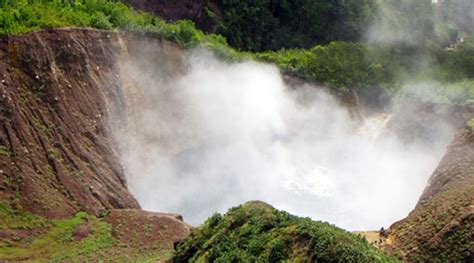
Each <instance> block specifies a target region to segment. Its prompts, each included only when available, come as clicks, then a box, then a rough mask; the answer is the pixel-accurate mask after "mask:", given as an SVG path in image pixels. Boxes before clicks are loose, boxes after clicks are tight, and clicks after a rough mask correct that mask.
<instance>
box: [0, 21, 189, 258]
mask: <svg viewBox="0 0 474 263" xmlns="http://www.w3.org/2000/svg"><path fill="white" fill-rule="evenodd" d="M143 38H144V36H139V35H137V36H131V35H129V36H128V37H127V36H124V35H121V34H119V33H117V32H111V31H100V30H93V29H78V28H69V29H56V30H44V31H39V32H35V33H30V34H26V35H22V36H8V37H3V38H2V39H1V40H0V57H2V60H1V61H0V72H1V73H0V74H1V76H2V83H1V93H2V97H1V100H0V118H1V119H2V122H1V123H0V126H1V130H0V164H1V169H0V172H1V178H0V182H1V185H0V186H1V187H0V197H1V205H2V208H1V211H0V212H1V214H0V222H1V227H0V244H1V245H0V260H40V259H41V260H49V259H53V258H62V259H67V258H82V257H85V258H89V259H91V258H94V259H96V258H104V259H107V258H114V257H115V258H117V257H118V258H123V257H127V256H128V257H130V258H129V259H130V260H131V259H136V258H137V257H143V258H146V257H151V258H156V257H158V258H162V257H163V256H164V255H166V253H168V254H169V251H170V250H172V248H173V243H174V242H175V241H177V240H181V239H183V238H184V237H185V236H186V235H187V233H188V231H189V226H188V225H187V224H185V223H183V222H182V219H181V218H180V217H179V216H174V215H165V214H156V213H149V212H144V211H141V210H139V209H140V206H139V205H138V203H137V201H136V200H135V198H134V197H133V196H132V195H131V194H130V192H129V191H128V189H127V182H126V181H125V176H124V171H123V168H122V165H121V161H120V159H119V149H118V148H117V144H116V143H114V140H115V137H114V134H115V133H114V132H113V131H111V130H110V128H109V127H110V121H112V120H114V121H115V122H118V123H120V122H124V121H125V116H124V115H123V112H122V111H121V110H120V109H123V107H124V106H125V105H126V103H127V102H126V100H125V99H126V98H125V94H126V92H127V91H126V90H127V87H128V86H127V85H131V82H130V80H128V81H125V80H124V79H122V77H123V75H122V74H121V68H120V63H119V62H120V61H121V59H125V58H126V59H131V58H132V57H134V56H142V54H141V53H140V51H141V50H143V48H141V47H142V46H143V45H145V44H146V45H149V44H150V41H155V43H154V45H151V47H155V49H154V50H155V52H156V54H157V55H159V56H160V57H162V58H167V57H171V56H173V54H179V49H177V48H176V47H175V46H174V45H172V44H169V43H165V42H163V41H160V40H156V39H155V40H153V39H146V40H144V39H143ZM157 47H158V48H157ZM159 47H162V49H159ZM129 49H130V52H129ZM163 52H166V54H167V55H163ZM175 56H176V55H175ZM168 61H172V60H171V59H168ZM114 209H121V210H114ZM80 211H82V212H80ZM85 212H87V214H86V213H85ZM137 223H139V225H137ZM133 233H136V234H135V235H134V234H133ZM151 233H154V234H153V235H152V236H150V235H151ZM157 233H159V235H158V236H157V235H156V234H157ZM61 236H64V241H61V242H59V241H57V240H58V238H60V237H61ZM148 236H150V237H148ZM137 238H139V239H140V240H137ZM111 249H113V250H116V251H117V252H115V253H114V254H111V253H110V251H111ZM99 250H100V251H101V252H100V253H98V251H99ZM166 251H168V252H166ZM139 252H140V253H139ZM145 252H146V253H145Z"/></svg>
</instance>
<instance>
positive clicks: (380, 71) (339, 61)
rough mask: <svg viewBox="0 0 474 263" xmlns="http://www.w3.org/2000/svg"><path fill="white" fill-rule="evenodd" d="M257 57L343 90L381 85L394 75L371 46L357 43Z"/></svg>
mask: <svg viewBox="0 0 474 263" xmlns="http://www.w3.org/2000/svg"><path fill="white" fill-rule="evenodd" d="M256 57H257V58H258V59H260V60H264V61H268V62H272V63H275V64H276V65H278V66H279V67H280V68H282V69H283V71H285V72H286V73H288V74H291V75H295V76H298V77H303V78H305V79H309V80H313V81H319V82H323V83H326V84H329V85H331V86H333V87H337V88H339V89H341V90H348V89H350V88H355V89H357V88H364V87H371V86H377V85H379V84H381V83H384V82H385V83H387V82H390V81H391V78H392V77H393V76H391V72H389V70H388V68H387V67H388V65H385V62H384V61H383V60H379V59H378V58H376V57H369V56H368V51H367V46H366V45H363V44H357V43H350V42H332V43H330V44H329V45H326V46H316V47H314V48H312V49H310V50H302V49H298V50H284V51H280V52H265V53H259V54H257V55H256Z"/></svg>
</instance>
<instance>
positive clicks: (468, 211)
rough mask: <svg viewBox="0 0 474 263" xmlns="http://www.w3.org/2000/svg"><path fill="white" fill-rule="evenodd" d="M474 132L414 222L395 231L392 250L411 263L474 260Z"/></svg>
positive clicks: (434, 180) (447, 160) (454, 147)
mask: <svg viewBox="0 0 474 263" xmlns="http://www.w3.org/2000/svg"><path fill="white" fill-rule="evenodd" d="M473 240H474V128H473V127H471V126H469V125H467V126H466V127H465V128H463V129H461V131H460V132H459V133H458V134H457V135H456V137H455V139H454V140H453V142H452V143H451V145H450V146H449V147H448V151H447V153H446V155H445V156H444V158H443V159H442V161H441V163H440V164H439V166H438V168H437V169H436V171H435V172H434V173H433V175H432V176H431V178H430V180H429V183H428V185H427V187H426V189H425V191H424V193H423V195H422V196H421V198H420V200H419V202H418V204H417V205H416V207H415V209H414V210H413V211H412V212H411V213H410V214H409V216H408V217H407V218H405V219H403V220H402V221H400V222H397V223H395V224H393V225H392V227H391V233H390V235H389V237H388V239H387V247H386V248H387V249H388V250H389V251H391V252H392V253H395V254H399V255H401V256H402V257H403V258H405V259H406V261H409V262H428V261H430V260H434V259H436V260H438V261H439V262H472V261H473V260H474V243H473Z"/></svg>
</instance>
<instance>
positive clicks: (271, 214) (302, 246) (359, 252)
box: [173, 202, 397, 262]
mask: <svg viewBox="0 0 474 263" xmlns="http://www.w3.org/2000/svg"><path fill="white" fill-rule="evenodd" d="M173 261H175V262H280V261H290V262H295V261H297V262H306V261H312V262H397V260H396V259H393V258H390V257H388V256H386V255H384V254H383V253H382V252H380V251H377V250H376V249H375V248H374V247H372V246H371V245H369V244H368V243H367V241H366V240H365V239H363V238H361V237H359V236H356V235H353V234H351V233H348V232H346V231H344V230H342V229H339V228H336V227H335V226H332V225H329V224H327V223H322V222H314V221H311V220H310V219H308V218H299V217H296V216H292V215H290V214H288V213H286V212H282V211H278V210H276V209H274V208H272V207H271V206H269V205H267V204H265V203H262V202H249V203H246V204H244V205H241V206H239V207H236V208H232V209H230V210H229V212H228V213H227V214H226V215H224V216H222V215H220V214H215V215H214V216H212V217H210V218H209V219H208V220H207V221H206V222H205V223H204V225H202V226H201V227H199V228H196V229H194V230H193V231H192V232H191V235H190V236H189V238H187V239H186V240H185V241H184V243H182V244H181V245H180V246H179V247H178V250H177V252H176V253H175V255H174V257H173Z"/></svg>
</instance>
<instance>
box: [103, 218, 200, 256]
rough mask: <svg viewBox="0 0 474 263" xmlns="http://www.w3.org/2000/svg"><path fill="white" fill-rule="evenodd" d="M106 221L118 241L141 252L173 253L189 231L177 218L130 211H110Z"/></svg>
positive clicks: (188, 227)
mask: <svg viewBox="0 0 474 263" xmlns="http://www.w3.org/2000/svg"><path fill="white" fill-rule="evenodd" d="M106 221H107V222H109V223H110V224H111V225H112V227H113V231H112V234H113V235H114V237H115V238H117V240H118V241H120V242H121V243H123V244H127V245H128V246H129V247H131V248H140V249H142V250H143V251H153V250H157V249H159V250H173V249H174V244H175V243H176V242H180V241H182V240H184V239H185V238H186V237H187V236H188V234H189V231H190V229H191V226H189V225H187V224H186V223H184V222H183V219H182V217H181V216H180V215H175V214H164V213H153V212H147V211H142V210H133V209H120V210H118V209H117V210H112V212H111V213H110V215H109V216H108V217H107V218H106Z"/></svg>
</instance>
